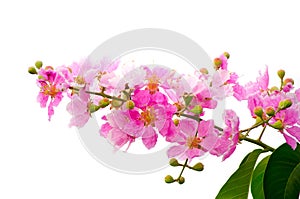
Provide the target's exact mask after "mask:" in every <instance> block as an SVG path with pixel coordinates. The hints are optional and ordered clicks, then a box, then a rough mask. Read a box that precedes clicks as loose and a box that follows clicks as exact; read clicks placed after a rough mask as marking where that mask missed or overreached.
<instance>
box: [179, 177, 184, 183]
mask: <svg viewBox="0 0 300 199" xmlns="http://www.w3.org/2000/svg"><path fill="white" fill-rule="evenodd" d="M184 182H185V179H184V177H183V176H180V178H179V179H178V183H179V184H183V183H184Z"/></svg>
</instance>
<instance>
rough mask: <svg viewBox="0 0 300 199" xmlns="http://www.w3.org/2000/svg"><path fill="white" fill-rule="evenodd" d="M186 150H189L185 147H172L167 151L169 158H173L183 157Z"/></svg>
mask: <svg viewBox="0 0 300 199" xmlns="http://www.w3.org/2000/svg"><path fill="white" fill-rule="evenodd" d="M186 149H187V148H186V147H185V146H183V145H177V146H172V147H171V148H169V149H168V151H167V154H168V158H173V157H176V156H179V155H182V154H183V153H184V152H185V151H186Z"/></svg>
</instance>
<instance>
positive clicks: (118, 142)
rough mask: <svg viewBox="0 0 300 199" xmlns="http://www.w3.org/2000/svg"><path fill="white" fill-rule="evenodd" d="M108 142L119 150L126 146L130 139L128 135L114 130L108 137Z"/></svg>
mask: <svg viewBox="0 0 300 199" xmlns="http://www.w3.org/2000/svg"><path fill="white" fill-rule="evenodd" d="M107 138H108V140H109V141H110V142H111V143H112V144H113V145H114V146H115V147H116V148H117V149H119V148H121V147H122V146H124V145H125V144H126V143H127V142H128V141H130V138H129V137H128V135H127V134H126V133H124V132H123V131H121V130H120V129H117V128H112V129H111V130H110V131H109V134H108V135H107Z"/></svg>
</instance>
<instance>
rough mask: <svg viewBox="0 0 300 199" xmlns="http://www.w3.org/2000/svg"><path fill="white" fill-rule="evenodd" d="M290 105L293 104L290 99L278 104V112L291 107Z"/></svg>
mask: <svg viewBox="0 0 300 199" xmlns="http://www.w3.org/2000/svg"><path fill="white" fill-rule="evenodd" d="M292 104H293V102H292V100H291V99H284V100H281V101H280V102H279V105H278V108H279V109H280V110H284V109H287V108H289V107H291V106H292Z"/></svg>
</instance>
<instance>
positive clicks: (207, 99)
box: [191, 84, 217, 109]
mask: <svg viewBox="0 0 300 199" xmlns="http://www.w3.org/2000/svg"><path fill="white" fill-rule="evenodd" d="M193 93H194V95H195V97H194V99H193V101H192V103H191V105H201V106H202V108H208V109H214V108H216V106H217V101H216V100H214V99H213V94H212V92H211V91H210V89H209V87H208V86H207V85H205V84H197V86H196V87H195V88H194V89H193Z"/></svg>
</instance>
